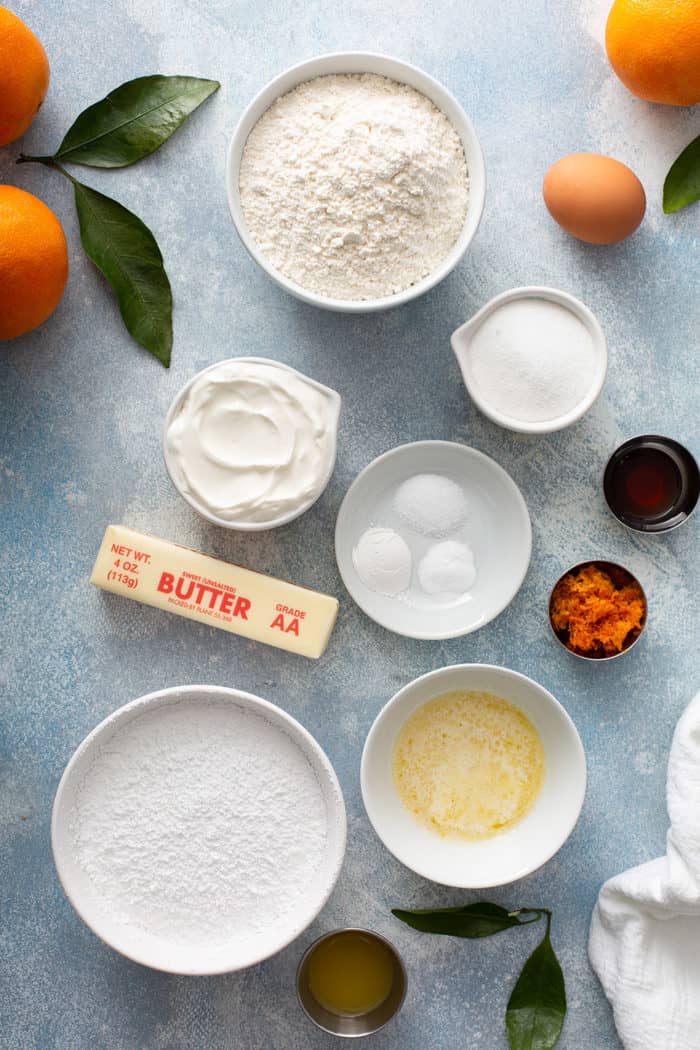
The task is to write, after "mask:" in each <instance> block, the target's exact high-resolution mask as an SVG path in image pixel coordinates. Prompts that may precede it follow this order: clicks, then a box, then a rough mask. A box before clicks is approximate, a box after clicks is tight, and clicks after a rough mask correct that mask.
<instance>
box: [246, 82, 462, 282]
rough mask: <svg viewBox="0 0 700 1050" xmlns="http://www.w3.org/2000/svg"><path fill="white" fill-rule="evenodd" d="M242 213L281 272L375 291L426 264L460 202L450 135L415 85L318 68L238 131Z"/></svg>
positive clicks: (439, 250)
mask: <svg viewBox="0 0 700 1050" xmlns="http://www.w3.org/2000/svg"><path fill="white" fill-rule="evenodd" d="M240 193H241V205H242V208H243V214H244V216H245V221H246V224H247V226H248V229H249V230H250V232H251V234H252V236H253V238H254V239H255V241H256V242H257V244H258V246H259V248H260V250H261V251H262V252H263V254H264V255H265V256H266V257H267V258H268V260H269V261H270V262H271V263H272V264H273V266H274V267H275V268H276V269H277V270H279V271H280V273H282V274H284V276H286V277H288V278H290V279H291V280H293V281H295V282H296V283H297V284H299V285H301V286H302V287H303V288H306V289H308V290H309V291H312V292H316V293H317V294H319V295H324V296H329V297H332V298H337V299H374V298H378V297H381V296H385V295H392V294H393V293H395V292H399V291H402V290H403V289H405V288H408V287H410V286H411V285H412V284H415V283H416V282H417V281H419V280H421V278H423V277H426V276H427V275H428V274H430V273H432V271H433V270H435V269H436V268H437V267H438V266H439V264H440V263H441V262H442V261H443V259H445V257H446V256H447V255H448V254H449V252H450V251H451V250H452V248H453V247H454V246H455V244H456V243H457V240H458V238H459V235H460V233H461V231H462V228H463V226H464V220H465V217H466V213H467V205H468V201H469V179H468V174H467V165H466V160H465V155H464V149H463V146H462V142H461V139H460V137H459V135H458V134H457V132H456V131H455V129H454V128H453V127H452V125H451V124H450V122H449V120H448V119H447V117H446V116H445V114H444V113H442V112H441V110H439V109H437V107H436V106H435V105H433V103H432V102H431V101H430V99H428V98H426V96H425V95H423V94H421V93H420V92H419V91H416V90H415V89H414V88H412V87H409V86H408V85H407V84H399V83H397V82H396V81H395V80H390V79H388V78H387V77H383V76H377V75H375V74H371V73H367V74H343V75H339V76H335V75H333V76H322V77H317V78H316V79H314V80H309V81H307V82H306V83H303V84H300V85H299V86H298V87H296V88H294V90H293V91H290V92H289V93H288V94H286V95H283V96H282V97H281V98H278V99H277V100H276V101H275V102H274V103H273V104H272V105H271V106H270V108H269V109H268V110H267V112H266V113H264V114H263V116H262V117H261V118H260V120H259V121H258V123H257V124H256V125H255V127H254V128H253V130H252V131H251V133H250V135H249V136H248V141H247V142H246V145H245V148H244V151H243V156H242V158H241V170H240Z"/></svg>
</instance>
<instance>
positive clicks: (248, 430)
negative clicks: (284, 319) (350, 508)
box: [163, 357, 340, 528]
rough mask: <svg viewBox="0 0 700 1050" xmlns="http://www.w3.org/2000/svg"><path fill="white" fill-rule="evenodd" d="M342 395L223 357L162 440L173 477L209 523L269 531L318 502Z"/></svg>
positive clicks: (179, 405)
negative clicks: (268, 528)
mask: <svg viewBox="0 0 700 1050" xmlns="http://www.w3.org/2000/svg"><path fill="white" fill-rule="evenodd" d="M339 414H340V396H339V395H338V394H337V393H336V392H335V391H334V390H331V389H329V388H328V387H325V386H322V385H321V384H320V383H316V382H315V381H314V380H313V379H309V378H307V376H304V375H302V374H301V373H300V372H297V371H295V370H294V369H293V368H288V367H287V366H286V365H282V364H280V363H279V362H278V361H272V360H268V359H266V358H259V357H240V358H233V359H232V360H229V361H222V362H221V363H220V364H218V365H213V366H212V367H211V368H207V369H205V370H204V371H203V372H200V374H199V375H198V376H195V378H194V379H193V380H192V382H191V383H189V384H188V385H187V386H186V387H185V389H184V390H183V391H182V392H181V393H180V395H178V397H177V398H176V400H175V402H174V404H173V406H172V408H171V409H170V412H169V413H168V418H167V420H166V427H165V434H164V439H163V445H164V451H165V461H166V464H167V467H168V470H169V472H170V475H171V477H172V479H173V481H174V483H175V485H176V487H177V488H178V489H179V490H180V492H181V493H182V495H183V496H184V497H185V499H187V500H188V502H189V503H191V505H192V506H193V507H194V508H195V509H196V510H199V511H200V513H203V514H204V516H205V517H207V518H209V519H210V520H215V521H216V520H218V521H221V523H222V524H228V523H230V524H231V525H232V526H233V527H234V528H235V527H237V526H238V527H243V528H245V527H251V528H264V527H265V526H274V525H281V524H283V523H284V522H285V521H289V520H291V519H292V518H294V517H296V516H297V515H299V514H301V513H302V512H303V511H305V510H307V509H308V508H309V507H310V506H311V504H312V503H313V502H314V501H315V500H316V499H318V497H319V496H320V494H321V492H322V491H323V489H324V488H325V487H326V485H327V483H328V480H329V478H330V476H331V473H332V470H333V465H334V463H335V449H336V434H337V429H338V416H339Z"/></svg>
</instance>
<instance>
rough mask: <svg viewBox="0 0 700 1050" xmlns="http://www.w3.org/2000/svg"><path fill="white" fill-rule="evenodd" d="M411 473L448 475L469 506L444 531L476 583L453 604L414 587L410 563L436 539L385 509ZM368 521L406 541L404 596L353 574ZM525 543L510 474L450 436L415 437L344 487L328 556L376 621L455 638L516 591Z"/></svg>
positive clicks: (528, 541) (525, 524)
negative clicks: (462, 552) (466, 559)
mask: <svg viewBox="0 0 700 1050" xmlns="http://www.w3.org/2000/svg"><path fill="white" fill-rule="evenodd" d="M415 474H442V475H444V476H446V477H448V478H450V480H452V481H455V482H456V483H457V484H458V485H460V487H461V488H462V490H463V491H464V493H465V495H466V498H467V501H468V504H469V517H468V519H467V522H466V524H465V525H464V526H463V527H462V528H461V529H458V530H454V531H453V532H451V533H450V535H449V536H448V537H445V538H450V539H456V540H458V541H462V542H465V543H467V544H468V545H469V546H470V547H471V549H472V551H473V552H474V559H475V564H476V570H477V577H476V582H475V583H474V585H473V587H472V588H471V590H470V591H469V592H468V593H467V594H466V596H465V597H464V598H463V599H462V600H459V601H457V602H452V603H449V604H442V603H439V602H435V601H431V600H430V599H429V598H427V597H426V598H425V599H424V598H423V597H422V596H421V594H420V589H419V588H416V587H415V575H416V564H417V562H418V561H419V559H420V558H421V557H422V556H423V554H425V552H426V551H427V550H428V548H429V547H430V546H431V545H432V544H434V543H435V542H437V540H436V539H434V538H432V539H431V538H429V537H425V536H421V535H418V534H417V533H416V532H415V531H414V530H412V529H410V528H409V527H407V526H406V525H405V524H404V523H403V522H402V521H401V519H400V518H399V516H398V514H396V512H395V511H394V510H393V507H392V498H393V494H394V492H395V491H396V489H397V487H398V486H399V485H400V483H401V482H402V481H405V480H406V479H407V478H409V477H411V476H413V475H415ZM371 526H386V527H389V528H393V529H395V530H396V531H398V532H400V533H401V534H402V535H403V536H404V538H405V539H406V541H407V542H408V544H409V546H410V547H411V550H412V554H413V583H412V590H411V591H410V592H409V600H406V597H405V596H403V597H398V598H391V597H386V596H385V595H383V594H378V593H377V592H376V591H373V590H371V589H370V588H369V587H367V586H365V584H364V583H363V582H362V580H361V579H360V577H359V575H358V573H357V570H356V568H355V565H354V564H353V556H352V555H353V548H354V547H355V546H356V544H357V542H358V540H359V538H360V536H361V535H362V533H363V532H364V531H365V530H366V529H368V528H370V527H371ZM531 549H532V533H531V528H530V517H529V514H528V511H527V506H526V504H525V500H524V499H523V497H522V495H521V493H520V490H519V488H518V487H517V485H516V484H515V482H514V481H513V479H512V478H511V477H510V475H509V474H508V473H506V471H505V470H504V469H503V467H501V466H499V465H498V463H496V462H495V461H494V460H493V459H490V458H489V457H488V456H485V455H484V453H483V452H478V451H477V450H476V449H474V448H469V447H468V446H467V445H459V444H457V443H456V442H452V441H416V442H413V443H411V444H408V445H399V446H398V447H397V448H394V449H391V451H389V452H385V453H384V455H382V456H379V458H378V459H375V460H374V461H373V462H372V463H370V464H369V466H367V467H365V469H364V470H363V471H362V472H361V473H360V474H359V475H358V476H357V478H356V479H355V481H354V482H353V483H352V485H351V486H350V488H349V489H348V491H347V493H346V495H345V499H344V500H343V502H342V504H341V507H340V511H339V513H338V520H337V523H336V528H335V556H336V559H337V562H338V569H339V570H340V575H341V576H342V579H343V583H344V584H345V586H346V587H347V589H348V591H349V592H350V595H351V596H352V598H353V599H354V600H355V601H356V602H357V604H358V605H359V606H360V608H361V609H362V610H363V611H364V612H365V613H366V614H367V615H368V616H369V617H371V618H372V619H373V620H374V621H375V622H376V623H378V624H381V626H382V627H386V628H387V629H388V630H390V631H395V632H396V633H397V634H401V635H404V636H405V637H407V638H422V639H439V638H457V637H459V636H460V635H465V634H469V633H470V632H472V631H476V630H478V629H479V628H480V627H483V626H484V625H485V624H487V623H489V621H490V620H493V619H494V617H496V616H498V614H499V613H500V612H502V611H503V609H505V607H506V606H507V605H508V604H509V602H511V601H512V599H513V598H514V596H515V595H516V594H517V592H518V590H519V588H520V585H521V584H522V582H523V580H524V579H525V573H526V572H527V568H528V565H529V563H530V552H531Z"/></svg>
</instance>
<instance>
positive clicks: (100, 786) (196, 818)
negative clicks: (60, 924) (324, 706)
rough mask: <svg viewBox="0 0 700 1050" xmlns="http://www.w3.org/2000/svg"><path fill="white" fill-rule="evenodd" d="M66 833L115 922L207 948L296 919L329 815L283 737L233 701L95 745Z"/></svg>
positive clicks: (164, 716) (190, 707)
mask: <svg viewBox="0 0 700 1050" xmlns="http://www.w3.org/2000/svg"><path fill="white" fill-rule="evenodd" d="M71 833H72V836H73V842H74V849H75V856H76V860H77V863H78V865H79V866H80V867H81V868H82V869H83V870H84V871H85V872H86V873H87V875H88V876H89V878H90V881H91V882H92V884H93V887H94V890H95V892H96V893H97V895H99V897H101V898H102V903H103V907H105V906H106V907H107V908H108V909H109V912H110V914H111V916H112V918H113V919H115V920H116V921H117V922H120V923H125V924H128V925H130V926H135V927H138V928H140V929H142V930H144V931H146V932H147V933H149V934H151V935H154V936H156V937H160V938H162V939H163V940H167V941H168V943H171V944H173V945H179V946H190V947H192V948H197V947H209V948H211V947H212V946H215V945H220V944H223V943H224V942H228V943H231V942H233V943H235V944H237V945H240V944H242V943H244V942H246V941H248V940H251V939H253V938H256V937H257V936H259V935H260V934H261V933H265V931H269V930H271V929H273V928H274V927H276V926H277V925H279V924H282V925H284V924H285V923H288V922H289V921H290V916H292V917H293V918H295V911H298V909H299V906H300V902H302V901H303V900H304V897H305V894H306V893H307V890H308V887H309V885H310V884H311V883H312V882H313V880H314V878H315V877H318V871H319V869H320V867H321V864H322V861H323V857H324V849H325V846H326V840H327V813H326V804H325V801H324V797H323V794H322V791H321V787H320V785H319V783H318V781H317V779H316V776H315V774H314V771H313V769H312V767H311V765H310V764H309V762H308V761H307V760H306V758H305V756H304V754H303V753H302V752H301V750H300V749H299V747H298V746H297V745H296V744H295V743H294V741H293V740H292V739H291V738H290V737H289V736H287V735H286V733H284V732H283V731H282V730H281V729H279V728H277V727H276V726H273V725H272V724H271V723H269V722H267V721H266V720H265V719H263V718H262V717H260V716H258V715H256V714H252V713H250V712H247V711H245V710H243V709H242V708H238V707H237V706H235V705H232V704H230V703H215V702H205V701H181V702H179V703H176V704H167V705H162V706H159V707H157V708H152V709H150V710H149V711H147V712H145V713H144V714H142V715H140V716H137V717H135V718H133V719H132V720H131V721H130V722H128V723H127V724H126V725H124V727H123V728H120V729H118V730H117V731H116V732H115V734H114V735H113V736H112V737H111V738H110V739H109V740H108V742H107V743H106V744H105V745H104V746H103V747H102V749H101V750H100V753H99V754H98V756H97V758H96V759H95V761H94V762H93V764H92V765H91V766H90V767H89V769H88V771H87V773H86V775H85V777H84V779H83V782H82V784H81V786H80V790H79V792H78V795H77V800H76V804H75V810H74V814H73V819H72V822H71Z"/></svg>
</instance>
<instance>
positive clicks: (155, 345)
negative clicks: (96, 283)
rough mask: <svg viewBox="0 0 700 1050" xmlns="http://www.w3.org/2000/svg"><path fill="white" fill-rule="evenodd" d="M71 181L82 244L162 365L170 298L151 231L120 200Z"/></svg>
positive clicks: (168, 342)
mask: <svg viewBox="0 0 700 1050" xmlns="http://www.w3.org/2000/svg"><path fill="white" fill-rule="evenodd" d="M71 181H72V182H73V186H74V187H75V206H76V208H77V209H78V221H79V223H80V239H81V241H82V242H83V248H84V249H85V251H86V252H87V254H88V255H89V256H90V258H91V259H92V261H93V262H94V264H95V266H96V267H97V268H98V270H100V271H101V272H102V273H103V274H104V276H105V277H106V279H107V280H108V281H109V283H110V284H111V286H112V288H113V289H114V291H115V293H116V296H117V301H118V303H119V309H120V310H121V315H122V317H123V319H124V324H125V325H126V327H127V329H128V331H129V332H130V333H131V335H132V336H133V337H134V339H135V340H136V342H137V343H140V344H141V346H144V347H145V348H146V350H150V352H151V353H152V354H153V355H154V356H155V357H157V358H158V360H159V361H161V362H162V363H163V364H164V365H165V367H166V368H167V367H168V366H169V364H170V351H171V348H172V344H173V326H172V307H173V300H172V293H171V290H170V281H169V280H168V275H167V274H166V272H165V268H164V267H163V257H162V255H161V254H160V249H159V247H158V245H157V243H156V239H155V237H154V236H153V234H152V233H151V231H150V230H149V229H148V227H147V226H145V225H144V224H143V223H142V222H141V220H140V219H139V218H138V216H136V215H134V214H133V212H130V211H128V210H127V209H126V208H125V207H124V206H123V205H122V204H119V203H118V202H117V201H114V200H112V199H111V198H110V197H105V196H104V194H102V193H98V192H97V190H93V189H91V188H90V187H89V186H84V185H83V184H82V183H80V182H76V180H75V179H72V180H71Z"/></svg>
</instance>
